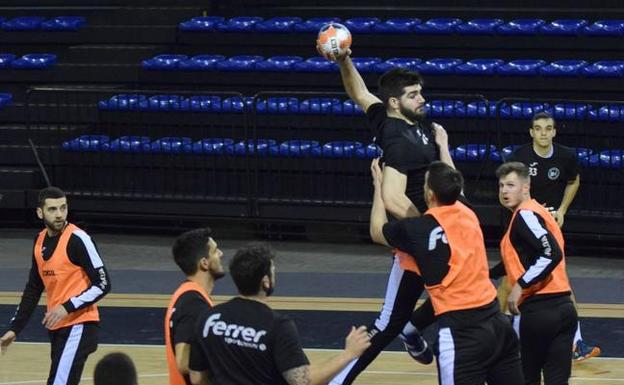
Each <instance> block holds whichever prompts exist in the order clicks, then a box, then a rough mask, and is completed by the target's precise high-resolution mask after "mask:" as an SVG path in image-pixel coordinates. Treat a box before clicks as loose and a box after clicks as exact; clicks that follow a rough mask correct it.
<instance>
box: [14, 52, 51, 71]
mask: <svg viewBox="0 0 624 385" xmlns="http://www.w3.org/2000/svg"><path fill="white" fill-rule="evenodd" d="M54 64H56V55H55V54H53V53H29V54H27V55H24V56H22V57H21V58H19V59H15V60H13V61H12V62H11V67H12V68H20V69H43V68H50V67H52V66H53V65H54Z"/></svg>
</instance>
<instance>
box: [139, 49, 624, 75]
mask: <svg viewBox="0 0 624 385" xmlns="http://www.w3.org/2000/svg"><path fill="white" fill-rule="evenodd" d="M353 64H354V65H355V67H356V68H357V69H358V71H360V72H363V73H366V72H376V73H383V72H386V71H388V70H390V69H392V68H395V67H401V68H406V69H410V70H415V71H419V72H422V73H424V74H438V75H442V74H457V75H497V74H498V75H512V76H582V77H622V76H624V60H603V61H598V62H595V63H588V62H587V61H585V60H557V61H554V62H551V63H547V62H546V61H545V60H541V59H521V60H512V61H509V62H505V61H504V60H502V59H472V60H467V61H465V62H464V60H462V59H458V58H434V59H430V60H426V61H423V60H421V59H419V58H391V59H388V60H385V61H384V60H383V59H381V58H378V57H355V58H353ZM142 66H143V68H145V69H147V70H159V71H163V70H166V71H177V70H181V71H238V72H255V71H268V72H338V71H339V68H338V65H337V64H336V63H333V62H330V61H328V60H327V59H325V58H324V57H320V56H315V57H311V58H308V59H304V58H302V57H300V56H274V57H269V58H264V57H262V56H257V55H237V56H232V57H229V58H226V57H225V56H223V55H196V56H192V57H189V56H187V55H179V54H162V55H157V56H154V57H153V58H150V59H147V60H144V61H143V62H142Z"/></svg>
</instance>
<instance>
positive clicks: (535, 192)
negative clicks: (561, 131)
mask: <svg viewBox="0 0 624 385" xmlns="http://www.w3.org/2000/svg"><path fill="white" fill-rule="evenodd" d="M509 160H510V161H517V162H522V163H524V164H526V165H527V166H528V167H529V175H530V176H531V198H534V199H535V200H536V201H538V202H539V203H540V204H546V206H547V207H553V208H555V209H558V208H559V206H560V205H561V200H562V199H563V192H564V191H565V188H566V186H567V185H568V182H570V181H573V180H574V179H576V176H577V175H578V174H579V170H578V163H577V162H576V154H575V153H574V151H573V150H572V149H571V148H569V147H565V146H562V145H559V144H556V143H554V144H553V153H552V155H551V156H550V157H549V158H542V157H541V156H539V155H537V154H536V153H535V151H534V150H533V144H532V143H529V144H525V145H523V146H522V147H520V148H518V149H517V150H516V151H514V153H513V154H511V157H510V158H509Z"/></svg>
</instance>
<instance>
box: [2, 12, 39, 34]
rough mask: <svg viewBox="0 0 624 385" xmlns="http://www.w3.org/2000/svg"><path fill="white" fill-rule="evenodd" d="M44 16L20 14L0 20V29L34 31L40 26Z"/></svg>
mask: <svg viewBox="0 0 624 385" xmlns="http://www.w3.org/2000/svg"><path fill="white" fill-rule="evenodd" d="M44 20H45V17H41V16H20V17H14V18H12V19H7V20H4V21H3V22H2V29H3V30H5V31H34V30H36V29H39V27H41V23H42V22H43V21H44Z"/></svg>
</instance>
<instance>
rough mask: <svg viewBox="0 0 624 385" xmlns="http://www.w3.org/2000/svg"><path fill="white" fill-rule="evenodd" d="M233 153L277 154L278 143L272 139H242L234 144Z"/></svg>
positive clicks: (242, 154)
mask: <svg viewBox="0 0 624 385" xmlns="http://www.w3.org/2000/svg"><path fill="white" fill-rule="evenodd" d="M234 153H235V154H236V155H240V156H245V155H247V154H249V155H257V156H267V155H270V156H279V145H278V144H277V141H275V140H274V139H256V140H253V139H249V140H243V141H241V142H238V143H236V144H235V145H234Z"/></svg>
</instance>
